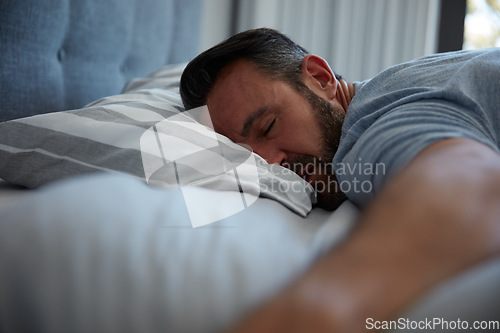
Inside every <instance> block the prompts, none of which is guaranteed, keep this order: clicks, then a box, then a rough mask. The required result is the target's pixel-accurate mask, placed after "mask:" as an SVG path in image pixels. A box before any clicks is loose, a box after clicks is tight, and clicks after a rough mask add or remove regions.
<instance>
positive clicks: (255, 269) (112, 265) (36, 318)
mask: <svg viewBox="0 0 500 333" xmlns="http://www.w3.org/2000/svg"><path fill="white" fill-rule="evenodd" d="M212 192H214V191H213V190H212ZM221 204H223V203H221ZM26 207H29V209H26ZM357 214H358V212H357V210H356V209H355V208H354V206H353V205H352V204H351V203H350V202H345V203H344V204H343V206H342V207H341V208H340V209H338V210H337V211H335V212H333V213H332V212H328V211H325V210H322V209H314V210H313V211H312V212H311V214H309V215H308V216H307V217H306V218H302V217H300V216H298V215H297V214H294V213H293V212H291V211H290V210H288V209H287V208H285V207H284V206H282V205H281V204H279V203H278V202H275V201H273V200H269V199H264V198H259V199H258V200H257V202H255V203H254V204H253V205H251V206H250V207H248V208H247V209H245V210H243V211H241V212H239V213H238V214H235V215H232V216H231V217H228V218H225V219H223V220H221V221H219V222H216V223H214V224H211V225H208V226H204V227H202V228H196V229H193V228H192V227H191V225H190V222H189V217H188V212H187V207H186V202H185V200H184V198H183V195H182V193H181V191H178V190H157V189H155V188H152V187H150V186H145V185H144V184H143V183H142V182H140V181H137V180H136V179H133V178H132V177H129V176H126V175H124V174H105V173H104V174H96V175H86V176H82V177H75V178H72V179H68V180H64V181H61V182H58V183H53V184H50V185H47V186H46V187H43V188H40V189H37V190H36V191H34V192H32V193H31V194H30V195H27V196H24V197H23V198H21V199H20V200H19V201H16V202H15V203H14V204H13V205H9V206H8V207H6V208H4V209H1V210H0V271H1V272H2V279H1V280H0V314H2V316H0V326H1V327H2V331H5V332H37V333H41V332H50V333H59V332H60V333H67V332H72V333H79V332H103V333H104V332H120V333H125V332H141V333H149V332H154V333H156V332H170V333H190V332H193V333H199V332H207V333H208V332H221V331H225V330H226V329H227V328H228V326H229V325H232V324H233V323H234V322H235V321H236V320H238V319H239V318H240V317H241V316H243V315H244V314H246V313H248V312H249V311H251V310H252V309H253V308H254V307H255V306H257V305H258V304H260V303H262V302H264V301H265V300H266V299H267V298H268V297H270V295H272V294H274V293H275V292H278V291H279V290H280V289H282V288H284V287H285V286H286V285H287V284H288V283H290V282H291V281H292V280H293V279H294V278H295V277H297V276H298V275H300V274H301V273H302V272H303V271H304V270H305V269H306V268H307V267H308V266H309V265H310V264H311V263H312V262H313V261H314V260H315V258H318V257H319V256H320V255H321V254H323V253H324V252H325V251H327V250H329V249H330V248H332V247H333V246H336V245H338V244H339V243H340V242H341V241H342V240H343V239H345V237H346V236H347V234H348V232H349V231H350V229H351V227H353V226H354V224H355V220H356V217H357ZM28 244H29V245H28Z"/></svg>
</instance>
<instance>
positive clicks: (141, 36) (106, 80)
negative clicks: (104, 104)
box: [0, 0, 201, 121]
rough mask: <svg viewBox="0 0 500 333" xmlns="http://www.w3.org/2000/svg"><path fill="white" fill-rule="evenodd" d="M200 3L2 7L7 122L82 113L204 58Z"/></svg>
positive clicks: (144, 0) (163, 0)
mask: <svg viewBox="0 0 500 333" xmlns="http://www.w3.org/2000/svg"><path fill="white" fill-rule="evenodd" d="M200 17H201V1H200V0H106V1H92V0H44V1H38V0H25V1H17V0H2V1H1V2H0V22H2V24H0V45H1V46H2V52H0V91H1V92H2V94H1V95H0V121H6V120H9V119H15V118H22V117H26V116H30V115H34V114H41V113H46V112H53V111H60V110H69V109H76V108H81V107H83V106H84V105H85V104H87V103H90V102H92V101H95V100H96V99H98V98H101V97H104V96H110V95H114V94H118V93H119V92H120V90H121V89H122V88H123V86H124V85H125V83H126V82H127V81H128V80H130V79H131V78H133V77H140V76H147V75H149V74H150V73H151V72H152V71H154V70H156V69H157V68H159V67H161V66H163V65H165V64H169V63H181V62H187V61H189V60H190V59H191V58H192V57H194V56H195V55H196V53H197V52H198V37H199V28H200V24H199V22H200Z"/></svg>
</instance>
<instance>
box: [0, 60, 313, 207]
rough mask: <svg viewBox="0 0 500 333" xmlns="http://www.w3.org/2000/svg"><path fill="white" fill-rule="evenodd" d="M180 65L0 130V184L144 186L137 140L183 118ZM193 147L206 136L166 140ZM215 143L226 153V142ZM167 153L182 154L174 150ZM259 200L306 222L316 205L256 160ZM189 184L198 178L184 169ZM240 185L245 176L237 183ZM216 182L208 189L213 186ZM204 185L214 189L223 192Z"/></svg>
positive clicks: (291, 176) (285, 176) (299, 183)
mask: <svg viewBox="0 0 500 333" xmlns="http://www.w3.org/2000/svg"><path fill="white" fill-rule="evenodd" d="M182 68H183V67H182V66H167V67H164V68H162V69H161V70H160V71H158V72H156V73H153V74H152V75H151V76H150V77H148V78H143V79H135V80H132V81H131V82H130V83H129V84H128V85H127V86H126V87H125V89H124V92H123V93H122V94H120V95H116V96H110V97H106V98H103V99H101V100H98V101H96V102H94V103H91V104H89V105H88V106H86V107H85V108H82V109H78V110H70V111H64V112H56V113H49V114H42V115H37V116H33V117H27V118H22V119H16V120H12V121H8V122H4V123H0V178H2V179H4V180H5V181H8V182H10V183H14V184H18V185H22V186H26V187H38V186H40V185H42V184H45V183H48V182H51V181H54V180H58V179H62V178H66V177H70V176H74V175H79V174H85V173H90V172H98V171H118V172H122V173H127V174H130V175H133V176H135V177H138V178H141V179H147V177H146V175H145V170H144V165H143V154H144V152H143V151H142V152H141V146H140V145H141V143H140V141H141V137H142V136H143V134H144V133H145V132H146V131H148V129H151V128H155V127H154V126H155V125H156V124H158V123H160V122H161V121H163V120H165V119H167V118H171V117H173V116H175V115H178V114H179V113H180V112H182V111H184V109H183V106H182V102H181V99H180V95H179V93H178V85H179V77H180V74H181V72H182ZM168 135H170V136H172V135H178V139H179V140H183V141H184V142H186V141H188V142H189V144H192V145H202V143H203V142H204V141H205V139H206V137H204V134H203V133H202V132H198V131H196V130H194V131H193V130H188V131H181V132H176V133H174V134H173V133H168ZM219 142H220V143H222V144H224V145H225V146H227V147H229V148H228V149H231V148H230V147H231V144H232V143H231V142H230V140H229V139H227V138H224V137H220V140H219ZM168 149H172V150H176V149H182V148H181V147H180V146H178V145H172V146H171V147H168ZM210 153H211V154H212V155H213V154H221V158H222V159H225V160H226V161H227V163H229V164H231V163H239V160H238V158H240V159H241V156H240V157H238V154H228V153H227V150H226V153H225V154H222V153H221V152H220V151H219V150H217V149H212V150H211V151H210ZM255 160H256V164H257V168H258V177H259V183H260V184H258V185H259V186H260V195H261V196H263V197H268V198H272V199H274V200H277V201H279V202H281V203H282V204H284V205H285V206H287V207H288V208H290V209H291V210H293V211H295V212H296V213H298V214H300V215H303V216H305V215H306V214H307V213H308V212H309V211H310V209H311V207H312V204H313V203H314V201H315V195H314V191H313V189H312V187H311V186H310V185H309V184H308V183H306V182H305V181H304V180H303V179H301V178H300V177H299V176H298V175H296V174H295V173H292V172H291V171H289V170H287V169H284V168H281V167H279V166H275V165H269V164H267V163H265V161H263V160H262V159H261V158H260V157H258V156H257V155H255ZM190 172H191V178H190V180H191V181H192V182H194V181H197V180H199V179H200V178H203V177H204V175H200V174H199V173H198V174H197V172H196V170H190ZM243 178H244V177H243ZM212 183H214V182H212ZM212 183H210V182H209V186H213V187H214V189H222V190H223V189H224V186H218V185H217V184H215V183H214V184H213V185H212Z"/></svg>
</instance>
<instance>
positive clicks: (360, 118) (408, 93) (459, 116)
mask: <svg viewBox="0 0 500 333" xmlns="http://www.w3.org/2000/svg"><path fill="white" fill-rule="evenodd" d="M499 89H500V49H498V48H496V49H489V50H478V51H459V52H450V53H444V54H436V55H431V56H426V57H423V58H420V59H416V60H413V61H410V62H407V63H404V64H401V65H397V66H394V67H391V68H389V69H387V70H386V71H383V72H382V73H380V74H379V75H377V76H376V77H374V78H373V79H371V80H369V81H368V82H364V83H363V84H362V85H360V88H359V89H358V90H357V91H356V95H355V96H354V98H353V100H352V102H351V104H350V105H349V108H348V110H347V114H346V119H345V123H344V126H343V129H342V137H341V141H340V146H339V150H338V151H337V153H336V155H335V157H334V159H333V162H334V165H335V170H336V174H337V177H338V179H339V185H340V188H341V189H342V190H343V191H344V192H345V193H346V194H347V196H348V198H349V199H351V200H353V201H354V202H355V203H356V204H357V205H359V206H364V205H366V204H367V203H368V202H369V201H370V200H371V199H372V197H373V196H374V195H375V194H376V193H377V192H378V191H380V189H381V188H382V186H383V185H384V182H385V181H387V179H389V178H390V177H392V176H393V175H394V174H395V173H396V172H398V171H399V170H401V168H403V167H404V166H405V165H407V164H408V163H409V162H410V161H411V159H413V158H414V157H415V156H416V155H417V154H418V153H419V152H420V151H422V150H423V149H424V148H426V147H427V146H429V145H430V144H432V143H434V142H436V141H438V140H442V139H445V138H469V139H472V140H476V141H479V142H482V143H484V144H486V145H488V146H490V147H492V148H493V149H496V150H497V151H498V150H499V147H500V143H499V142H500V110H499V109H498V105H500V94H499V93H498V92H499Z"/></svg>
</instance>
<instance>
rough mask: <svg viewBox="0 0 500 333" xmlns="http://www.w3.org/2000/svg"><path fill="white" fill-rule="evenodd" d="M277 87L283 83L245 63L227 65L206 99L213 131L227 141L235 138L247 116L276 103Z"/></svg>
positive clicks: (243, 61)
mask: <svg viewBox="0 0 500 333" xmlns="http://www.w3.org/2000/svg"><path fill="white" fill-rule="evenodd" d="M280 84H284V83H281V82H278V81H276V80H271V79H270V78H269V77H268V76H266V75H265V74H263V73H262V72H261V71H260V70H259V69H258V68H257V66H256V65H255V64H253V63H252V62H250V61H248V60H244V59H240V60H237V61H235V62H233V63H231V64H230V65H228V66H227V67H226V68H225V69H224V70H223V71H222V72H221V73H220V74H219V76H218V78H217V80H216V82H215V84H214V86H213V87H212V89H211V90H210V92H209V93H208V95H207V98H206V104H207V106H208V109H209V111H210V116H211V118H212V122H213V124H214V128H215V130H216V131H217V132H219V133H222V134H224V135H226V136H229V137H230V138H233V137H235V136H238V134H239V132H240V130H241V128H240V127H241V126H242V122H243V121H244V119H245V118H246V117H247V116H248V115H249V114H251V113H252V112H255V110H258V109H259V108H262V107H264V106H267V105H269V104H272V103H274V102H276V98H277V96H279V93H278V91H277V89H278V86H279V85H280Z"/></svg>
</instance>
